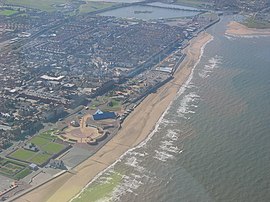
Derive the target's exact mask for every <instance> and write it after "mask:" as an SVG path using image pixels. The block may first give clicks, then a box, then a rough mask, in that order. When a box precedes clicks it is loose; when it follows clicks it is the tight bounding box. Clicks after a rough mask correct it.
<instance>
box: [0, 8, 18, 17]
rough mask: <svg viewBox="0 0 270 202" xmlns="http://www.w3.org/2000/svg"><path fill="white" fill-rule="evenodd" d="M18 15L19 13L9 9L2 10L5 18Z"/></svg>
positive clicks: (1, 12)
mask: <svg viewBox="0 0 270 202" xmlns="http://www.w3.org/2000/svg"><path fill="white" fill-rule="evenodd" d="M16 13H18V11H15V10H9V9H6V10H0V15H5V16H10V15H13V14H16Z"/></svg>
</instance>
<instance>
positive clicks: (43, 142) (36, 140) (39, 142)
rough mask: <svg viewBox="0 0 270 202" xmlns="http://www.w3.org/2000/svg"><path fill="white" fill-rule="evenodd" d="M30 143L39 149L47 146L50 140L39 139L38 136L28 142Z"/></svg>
mask: <svg viewBox="0 0 270 202" xmlns="http://www.w3.org/2000/svg"><path fill="white" fill-rule="evenodd" d="M30 142H31V143H33V144H35V145H36V146H38V147H39V148H40V147H42V146H44V145H46V144H48V143H49V142H50V140H49V139H45V138H42V137H39V136H35V137H33V138H32V139H31V140H30Z"/></svg>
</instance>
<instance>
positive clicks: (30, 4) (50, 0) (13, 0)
mask: <svg viewBox="0 0 270 202" xmlns="http://www.w3.org/2000/svg"><path fill="white" fill-rule="evenodd" d="M66 2H67V0H38V1H37V0H6V1H5V3H6V4H10V5H15V6H22V7H27V8H33V9H39V10H43V11H47V12H52V11H55V10H57V8H56V7H55V5H60V4H64V3H66Z"/></svg>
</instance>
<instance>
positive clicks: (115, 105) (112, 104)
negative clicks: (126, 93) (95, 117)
mask: <svg viewBox="0 0 270 202" xmlns="http://www.w3.org/2000/svg"><path fill="white" fill-rule="evenodd" d="M120 109H121V102H120V101H118V100H116V99H111V100H110V101H109V102H108V103H107V106H106V107H105V108H104V109H103V110H105V111H117V110H120Z"/></svg>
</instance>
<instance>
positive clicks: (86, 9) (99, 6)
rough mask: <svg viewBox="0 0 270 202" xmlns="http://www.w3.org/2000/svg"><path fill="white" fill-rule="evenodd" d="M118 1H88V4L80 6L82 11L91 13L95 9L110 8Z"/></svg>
mask: <svg viewBox="0 0 270 202" xmlns="http://www.w3.org/2000/svg"><path fill="white" fill-rule="evenodd" d="M113 5H116V3H113V2H97V1H86V4H83V5H81V6H80V8H79V10H80V13H90V12H93V11H97V10H101V9H104V8H109V7H111V6H113Z"/></svg>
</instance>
